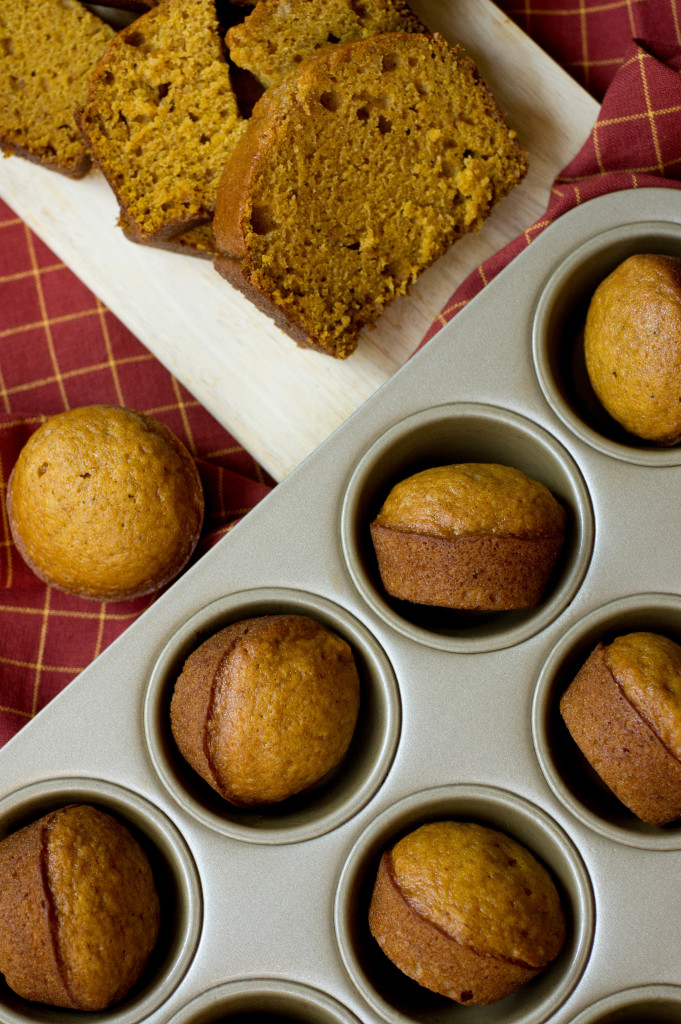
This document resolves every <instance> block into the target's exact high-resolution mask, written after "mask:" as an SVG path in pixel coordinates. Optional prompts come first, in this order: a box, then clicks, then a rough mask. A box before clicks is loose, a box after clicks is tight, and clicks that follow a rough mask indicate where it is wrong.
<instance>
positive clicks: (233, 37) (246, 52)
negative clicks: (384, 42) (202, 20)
mask: <svg viewBox="0 0 681 1024" xmlns="http://www.w3.org/2000/svg"><path fill="white" fill-rule="evenodd" d="M427 31H428V30H427V29H426V27H425V25H423V24H422V22H421V21H420V20H419V19H418V18H417V17H416V15H415V14H414V12H413V11H412V10H411V8H410V7H409V6H408V4H407V3H405V2H404V0H363V2H362V3H358V2H357V0H323V2H322V3H310V0H266V2H263V0H261V2H260V3H258V4H256V6H255V8H254V10H253V11H252V13H251V14H249V15H248V17H247V18H246V19H245V21H243V22H241V24H239V25H235V26H234V27H233V28H231V29H230V30H229V31H228V33H227V38H226V41H227V46H228V48H229V55H230V58H231V59H232V60H233V61H234V63H235V64H238V65H239V66H240V67H242V68H246V70H248V71H251V72H252V73H253V74H254V75H255V76H256V78H257V79H258V80H259V81H260V82H262V84H263V85H264V86H271V85H277V84H278V83H279V82H280V81H281V80H282V78H283V77H284V75H286V74H288V72H289V71H292V70H294V69H295V68H296V66H297V65H298V64H301V63H302V62H303V61H304V60H307V58H308V57H313V56H315V54H316V53H317V52H318V51H319V50H320V49H323V48H324V47H326V46H329V45H332V44H334V43H347V42H350V41H352V40H356V39H365V38H367V36H372V35H377V34H378V33H381V32H427Z"/></svg>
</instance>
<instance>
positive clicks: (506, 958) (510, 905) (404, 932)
mask: <svg viewBox="0 0 681 1024" xmlns="http://www.w3.org/2000/svg"><path fill="white" fill-rule="evenodd" d="M369 924H370V928H371V931H372V934H373V935H374V937H375V938H376V939H377V941H378V942H379V944H380V945H381V948H382V949H383V951H384V952H385V953H386V954H387V956H389V957H390V959H391V960H393V962H394V963H395V964H396V966H397V967H399V968H400V969H401V970H402V971H404V972H405V973H406V974H408V975H409V976H410V977H412V978H414V980H416V981H418V982H419V983H420V984H422V985H424V986H425V987H427V988H431V989H433V990H434V991H437V992H440V993H441V994H442V995H446V996H448V997H449V998H452V999H455V1000H456V1001H458V1002H464V1003H471V1004H473V1003H489V1002H496V1001H497V1000H498V999H501V998H504V997H505V996H506V995H508V994H509V993H510V992H511V991H513V990H514V989H515V988H517V987H518V986H519V985H521V984H524V983H525V982H526V981H528V980H530V978H532V977H534V976H535V975H536V974H537V973H538V972H539V971H541V970H543V969H544V968H545V967H546V966H547V964H548V963H550V962H551V961H552V960H553V959H555V957H556V956H557V955H558V953H559V952H560V950H561V948H562V946H563V943H564V941H565V918H564V914H563V911H562V908H561V904H560V899H559V896H558V892H557V890H556V887H555V885H554V883H553V881H552V880H551V877H550V876H549V874H548V872H547V871H546V870H545V869H544V868H543V867H542V866H541V865H540V864H539V862H538V861H537V860H536V859H535V858H534V857H533V856H532V855H531V854H530V853H529V851H528V850H526V849H525V848H524V847H523V846H521V845H520V844H519V843H517V842H515V840H512V839H510V838H509V837H508V836H506V835H504V834H503V833H501V832H497V831H496V830H494V829H490V828H487V827H484V826H481V825H477V824H474V823H470V822H454V821H439V822H433V823H430V824H427V825H423V826H421V827H420V828H418V829H416V830H415V831H414V832H411V833H409V834H408V835H407V836H405V837H404V838H403V839H401V840H400V841H399V842H398V843H397V844H396V845H395V846H394V847H393V849H392V850H391V851H389V852H388V853H386V854H385V855H384V857H383V860H382V864H381V870H380V871H379V879H378V882H377V886H376V889H375V890H374V896H373V898H372V903H371V907H370V911H369Z"/></svg>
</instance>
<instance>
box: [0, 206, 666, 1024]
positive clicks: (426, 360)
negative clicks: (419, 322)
mask: <svg viewBox="0 0 681 1024" xmlns="http://www.w3.org/2000/svg"><path fill="white" fill-rule="evenodd" d="M643 250H648V251H658V252H673V253H678V254H680V255H681V194H679V192H677V191H676V190H672V189H643V190H633V191H628V192H620V193H615V194H612V195H609V196H606V197H603V198H600V199H596V200H593V201H591V202H589V203H587V204H585V205H584V206H582V207H578V208H577V209H576V210H574V211H572V212H571V213H568V214H566V215H565V216H564V217H563V218H561V220H560V221H558V222H557V223H556V224H554V225H552V226H550V227H549V228H547V229H546V231H544V233H543V234H542V235H541V236H539V237H538V238H537V239H536V240H535V241H534V242H533V243H532V245H531V246H529V248H528V249H527V250H526V251H524V252H523V253H522V254H521V255H520V256H518V257H517V258H516V260H515V261H514V262H513V263H512V264H511V265H510V266H509V267H507V268H506V270H504V271H503V272H502V273H501V274H500V275H499V276H498V277H497V278H496V279H495V280H494V281H492V282H491V283H490V284H489V285H488V287H487V288H486V289H485V290H484V291H483V292H482V293H481V295H479V296H478V297H477V298H476V299H475V300H473V302H471V303H470V304H469V305H468V307H467V308H466V309H464V310H463V311H462V312H461V313H460V314H459V315H458V316H457V317H456V318H455V320H454V321H453V322H452V323H451V324H449V325H448V326H447V327H445V328H444V329H443V330H442V331H441V332H440V334H439V335H438V336H437V337H436V338H435V339H434V340H433V341H431V342H430V343H429V344H428V345H427V346H426V347H425V348H424V350H423V351H422V352H420V353H418V355H417V356H415V357H414V359H412V360H411V361H410V363H409V364H408V365H407V366H406V367H404V368H403V369H402V370H401V371H400V372H399V373H397V374H396V375H395V376H394V377H393V378H392V379H391V380H390V381H389V382H388V383H387V384H386V385H384V387H383V388H382V389H381V390H380V391H379V392H378V393H377V394H376V395H375V396H374V397H373V398H372V399H371V400H370V401H369V402H367V403H366V404H365V405H364V406H363V407H362V408H361V409H360V410H359V411H358V412H357V413H356V414H355V415H354V416H352V417H351V418H350V419H349V420H348V421H347V422H346V423H345V424H344V425H343V426H342V427H341V428H340V429H339V430H338V431H337V432H336V433H335V434H334V435H333V436H332V437H331V438H330V439H329V440H328V441H327V442H325V443H324V444H323V445H322V446H321V447H320V448H319V449H318V450H317V451H316V452H315V453H314V454H313V455H312V456H310V458H308V459H307V460H306V461H305V462H304V463H303V464H302V465H301V466H300V467H299V468H298V469H297V470H296V471H295V473H293V474H291V476H290V477H289V478H288V479H287V480H286V481H284V482H283V483H282V484H281V485H280V486H279V487H278V488H277V489H276V490H275V491H274V492H273V493H272V494H271V495H270V496H269V497H268V498H267V499H266V500H265V501H264V502H262V503H261V504H260V505H259V506H258V507H257V508H256V509H254V510H253V511H252V512H251V513H250V514H249V515H248V516H247V517H246V519H245V520H244V521H243V522H242V523H241V524H239V525H238V526H237V527H236V528H235V529H234V530H232V531H231V532H230V533H229V534H228V535H227V536H226V537H225V538H224V540H222V541H221V542H220V543H219V544H218V545H217V546H216V547H215V548H214V549H212V550H211V551H210V552H209V553H208V554H206V555H205V556H204V557H203V558H202V559H201V560H200V561H199V562H198V563H197V564H196V565H195V566H194V567H193V568H192V569H191V570H189V571H188V572H187V573H186V574H185V575H184V576H182V577H181V579H180V580H178V581H177V583H175V585H174V586H172V587H171V588H170V589H169V590H168V591H167V592H166V593H165V594H164V595H163V596H162V597H161V598H160V599H159V600H158V601H157V602H156V603H155V604H154V605H153V606H152V607H151V608H150V609H149V610H148V611H147V612H146V613H145V614H144V615H143V616H142V617H141V618H140V619H139V620H138V621H137V622H136V623H135V624H134V625H133V626H131V627H130V628H129V629H128V630H127V631H126V633H125V634H124V635H123V636H122V637H120V638H119V639H118V640H117V641H116V642H115V643H113V644H112V645H111V646H110V647H109V648H108V649H107V650H106V651H105V652H104V653H103V654H102V655H101V656H100V657H99V658H98V659H97V661H96V662H94V664H93V665H92V666H90V668H88V669H87V670H86V671H85V672H83V673H82V674H81V675H80V676H79V677H78V679H77V680H75V681H74V682H73V683H72V684H71V685H70V686H69V687H67V689H66V690H65V691H64V692H63V693H62V694H61V695H60V696H59V697H58V698H57V699H56V700H54V701H53V702H52V703H51V704H50V705H49V706H48V707H47V708H46V709H45V710H44V711H43V712H42V713H41V714H40V715H38V716H37V718H36V719H35V720H34V721H32V722H31V723H30V724H29V725H27V726H26V727H25V728H24V729H23V730H22V731H21V732H20V733H19V734H18V735H17V736H16V737H15V738H14V739H13V740H12V741H11V742H9V743H8V744H7V745H6V746H5V747H4V748H3V749H2V750H1V751H0V836H2V835H6V834H8V833H9V832H12V831H14V830H15V829H16V828H18V827H20V826H21V825H22V824H24V823H27V822H28V821H31V820H34V819H35V818H37V817H39V816H40V815H41V814H42V813H44V812H45V811H46V810H47V809H49V808H52V807H55V806H58V805H60V804H63V803H67V802H69V801H72V800H74V799H77V800H81V799H83V800H87V801H88V802H93V803H96V804H99V805H101V806H102V807H104V808H107V809H109V810H111V811H112V812H113V813H115V814H116V815H117V816H118V817H120V818H121V819H123V820H124V821H127V822H128V823H129V824H130V825H131V827H132V829H133V831H134V832H135V834H136V835H137V836H138V837H139V838H140V840H141V842H142V843H143V844H144V845H145V847H146V848H147V850H148V851H149V853H150V856H151V859H152V863H153V865H154V868H155V872H156V875H157V879H158V884H159V888H160V890H161V896H162V905H163V915H164V922H163V928H162V938H161V941H160V944H159V948H158V949H157V951H156V952H155V954H154V956H153V957H152V960H151V962H150V963H149V965H148V968H147V970H146V971H145V974H144V976H143V978H142V979H141V982H140V984H139V985H138V987H137V988H136V990H135V991H134V992H133V993H131V994H130V996H129V997H128V998H127V999H126V1000H125V1001H124V1002H123V1003H121V1004H120V1005H119V1006H117V1007H115V1008H114V1009H112V1010H110V1011H108V1012H106V1013H101V1014H87V1015H79V1019H81V1016H82V1019H88V1020H93V1021H96V1022H100V1021H110V1022H112V1024H135V1022H137V1021H141V1020H148V1021H150V1022H153V1024H161V1022H163V1024H213V1022H217V1021H222V1020H225V1019H234V1020H235V1021H239V1020H242V1021H243V1020H247V1019H251V1020H253V1015H260V1018H261V1019H266V1020H273V1019H274V1020H276V1019H281V1020H296V1021H308V1022H312V1024H352V1022H355V1024H356V1022H357V1021H360V1022H362V1021H363V1022H366V1024H378V1022H381V1021H386V1020H387V1021H394V1022H399V1024H425V1022H442V1024H449V1022H454V1024H459V1022H464V1024H481V1022H484V1024H497V1022H498V1024H501V1022H504V1024H541V1022H542V1021H545V1020H549V1019H550V1020H551V1021H555V1022H556V1024H568V1022H574V1024H615V1022H617V1024H634V1022H635V1021H638V1022H639V1024H640V1022H641V1021H643V1020H645V1021H647V1022H648V1021H650V1022H661V1024H666V1022H669V1021H677V1020H679V1019H681V955H680V954H679V922H680V921H681V885H679V878H680V877H681V827H679V826H678V825H671V826H668V827H667V828H664V829H654V828H650V827H648V826H645V825H643V824H642V823H640V822H637V821H635V820H633V819H632V818H631V816H629V815H628V814H627V812H626V811H625V810H624V808H622V807H620V806H619V805H618V804H617V803H616V801H614V800H613V798H612V797H610V796H609V794H608V793H607V792H606V791H605V789H604V788H603V786H602V785H601V784H600V782H599V781H598V779H597V778H595V776H594V775H593V773H592V772H590V770H589V769H588V768H587V767H586V766H585V765H584V763H583V761H582V759H581V757H580V756H579V755H578V753H577V751H576V748H575V747H574V745H572V744H571V742H570V741H569V738H568V737H567V735H566V733H565V730H564V728H563V726H562V723H561V721H560V718H559V715H558V714H557V702H558V698H559V696H560V693H561V692H562V689H563V688H564V686H565V685H567V682H568V681H569V679H570V678H571V676H572V674H574V671H575V670H576V668H577V667H578V665H579V664H580V662H581V660H583V658H584V657H585V656H586V653H588V651H589V650H590V645H592V644H594V643H595V642H596V640H597V639H599V638H601V637H605V638H607V637H609V636H613V635H615V634H616V633H618V632H624V631H628V630H631V629H636V628H643V629H657V630H659V631H661V632H665V633H667V634H669V635H671V636H673V637H675V638H676V639H678V640H681V598H680V597H679V596H678V593H679V591H680V583H681V578H680V577H681V573H680V571H679V553H680V552H681V542H680V540H679V508H680V505H681V448H680V449H674V450H665V449H660V450H658V449H655V448H652V447H650V446H646V445H643V444H642V443H638V442H637V441H636V440H635V439H633V438H630V437H627V436H626V435H623V433H622V432H621V431H619V429H618V428H616V426H615V425H614V424H613V423H612V421H608V420H607V418H606V417H605V415H604V414H603V413H602V412H601V411H600V410H599V409H598V408H597V406H596V405H595V404H594V401H593V397H592V396H591V395H590V394H589V390H588V387H587V384H586V381H585V374H584V367H583V363H582V362H581V360H580V329H581V325H582V323H583V317H584V312H585V309H586V305H587V304H588V301H589V297H590V295H591V293H592V291H593V289H594V288H595V286H596V285H597V284H598V282H599V281H600V280H601V279H602V277H603V276H605V275H606V274H607V273H608V272H609V270H611V269H612V268H613V267H614V266H615V265H617V263H619V262H620V261H621V260H622V259H624V258H625V257H626V256H627V255H629V254H631V253H632V252H636V251H643ZM338 376H339V386H342V377H343V371H342V366H339V367H338ZM454 461H495V462H504V463H506V464H509V465H515V466H517V467H518V468H520V469H523V470H525V471H526V472H527V473H529V474H530V475H532V476H535V477H536V478H537V479H540V480H542V481H543V482H544V483H546V484H547V485H548V486H549V487H550V489H551V490H552V491H553V492H554V493H555V494H556V496H557V497H558V498H559V500H561V501H562V502H563V504H564V505H565V507H566V509H567V512H568V532H567V540H566V544H565V548H564V551H563V553H562V555H561V559H560V562H559V564H558V566H557V568H556V571H555V573H554V576H553V579H552V581H551V584H550V587H549V591H548V593H547V596H546V599H545V601H544V602H543V603H542V604H541V605H540V606H539V607H538V608H536V609H533V610H528V611H522V612H500V613H484V614H483V613H470V612H468V613H463V612H447V611H443V610H439V609H434V608H432V609H429V608H419V607H416V606H405V605H403V604H401V603H400V602H395V601H392V600H391V599H389V598H387V596H386V595H385V594H384V593H383V592H382V590H381V587H380V582H379V580H378V576H377V572H376V566H375V562H374V559H373V555H372V552H371V547H370V544H369V541H368V526H369V520H370V518H371V516H372V515H373V513H374V511H375V510H376V508H377V506H378V504H380V502H381V500H382V498H383V497H384V496H385V493H386V492H387V489H388V488H389V487H390V485H391V484H392V483H393V482H395V481H396V480H397V479H399V478H400V477H403V476H406V475H408V474H409V473H411V472H414V471H415V470H417V469H420V468H423V467H424V466H426V465H436V464H443V463H446V462H454ZM280 610H285V611H294V612H302V613H304V614H309V615H312V616H315V617H317V618H319V619H321V620H322V621H323V622H325V623H327V624H328V625H330V626H331V627H332V628H335V629H336V630H337V631H338V632H339V633H340V634H341V635H343V636H344V637H345V638H346V639H347V640H348V642H349V643H350V644H351V646H352V647H353V649H354V651H355V654H356V656H357V661H358V664H359V667H360V675H361V683H362V710H361V719H360V723H359V726H358V731H357V735H356V737H355V739H354V741H353V745H352V747H351V750H350V753H349V756H348V757H347V758H346V759H345V761H344V762H343V764H342V765H341V767H340V768H339V769H338V770H337V771H336V772H335V773H334V774H333V776H332V777H331V778H329V779H328V780H325V782H324V783H323V784H322V785H320V786H318V787H317V788H316V789H315V790H314V791H312V792H310V793H309V794H306V795H304V796H300V797H298V798H296V799H294V800H292V801H290V802H288V803H287V804H286V805H282V806H281V807H278V808H275V809H272V810H260V811H257V812H255V811H243V810H237V809H236V808H234V809H232V808H230V807H229V806H228V805H226V804H223V803H222V802H221V801H219V800H217V798H216V796H215V794H214V793H213V792H212V791H211V790H210V789H209V788H208V787H206V786H204V785H203V783H202V782H201V780H200V779H198V778H197V777H195V776H194V775H193V773H192V772H191V770H190V769H189V768H188V767H186V766H185V765H184V764H183V763H182V762H181V760H180V759H179V757H178V755H177V753H176V751H175V748H174V745H173V742H172V738H171V737H170V732H169V727H168V704H169V699H170V691H171V689H172V684H173V680H174V678H175V676H176V674H177V672H178V671H179V666H181V664H182V661H183V659H184V657H186V655H187V653H188V652H189V651H190V650H191V649H192V648H193V647H194V646H196V645H198V644H199V643H200V642H201V640H202V639H203V638H205V637H206V636H208V635H210V634H211V633H212V632H214V631H216V630H217V629H219V628H221V627H222V626H223V625H226V624H227V623H229V622H231V621H234V620H235V619H238V618H242V617H245V616H251V615H256V614H264V613H268V612H272V611H280ZM447 816H453V817H459V818H466V819H469V820H470V819H472V820H477V821H480V822H483V823H486V824H490V825H492V826H494V827H498V828H500V829H501V830H503V831H505V832H507V833H508V834H510V835H512V836H514V837H515V838H516V839H518V840H519V841H520V842H522V843H524V844H525V845H526V846H527V847H528V848H529V849H531V850H532V851H533V852H534V853H535V854H536V855H537V856H538V857H539V859H540V860H542V861H543V862H544V863H545V864H546V865H547V867H548V868H549V870H550V871H551V873H552V875H553V877H554V879H555V881H556V884H557V885H558V888H559V890H560V892H561V895H562V899H563V903H564V906H565V910H566V914H567V918H568V938H567V942H566V946H565V948H564V950H563V952H562V953H561V955H560V956H559V957H558V959H557V960H556V961H555V963H554V964H552V965H550V966H549V968H548V969H547V970H546V971H545V972H544V973H543V974H541V975H540V976H539V977H538V978H537V979H535V980H534V981H533V982H531V983H530V984H528V985H526V986H524V987H523V988H521V989H519V990H518V991H517V992H516V993H515V994H514V995H512V996H510V997H509V998H508V999H505V1000H503V1001H502V1002H500V1003H497V1004H495V1005H493V1006H490V1007H482V1008H476V1007H470V1006H465V1007H462V1006H458V1005H457V1004H455V1003H451V1002H449V1001H447V1000H445V999H442V998H440V997H437V996H435V995H433V994H432V993H429V992H427V991H426V990H425V989H422V988H420V987H419V986H417V985H416V984H415V983H412V982H411V981H409V980H408V979H407V978H405V977H404V976H402V975H401V974H400V973H399V972H398V971H396V969H395V968H394V967H393V966H392V965H391V964H390V963H389V961H388V960H387V959H386V958H385V957H384V956H383V954H382V953H381V952H380V950H379V949H378V947H377V945H376V944H375V943H374V942H373V940H372V938H371V936H370V934H369V932H368V927H367V923H366V912H367V904H368V898H369V894H370V891H371V886H372V883H373V876H374V874H375V869H376V866H377V862H378V859H379V857H380V854H381V852H382V850H383V849H384V848H385V847H386V846H387V845H389V844H390V843H392V842H393V841H394V840H395V839H396V838H397V837H399V836H400V835H402V834H404V832H405V831H408V830H410V829H411V828H413V827H416V826H417V825H418V824H420V823H421V822H423V821H426V820H433V819H435V818H441V817H447ZM73 1019H74V1018H73V1014H70V1013H65V1012H63V1011H59V1010H53V1009H50V1008H48V1007H43V1006H39V1005H37V1004H30V1003H26V1002H23V1001H22V1000H19V999H17V998H16V997H15V996H13V995H12V993H10V992H9V991H8V989H7V988H6V987H2V985H0V1021H2V1022H3V1024H29V1022H36V1021H39V1022H45V1024H57V1022H64V1021H71V1020H73Z"/></svg>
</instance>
